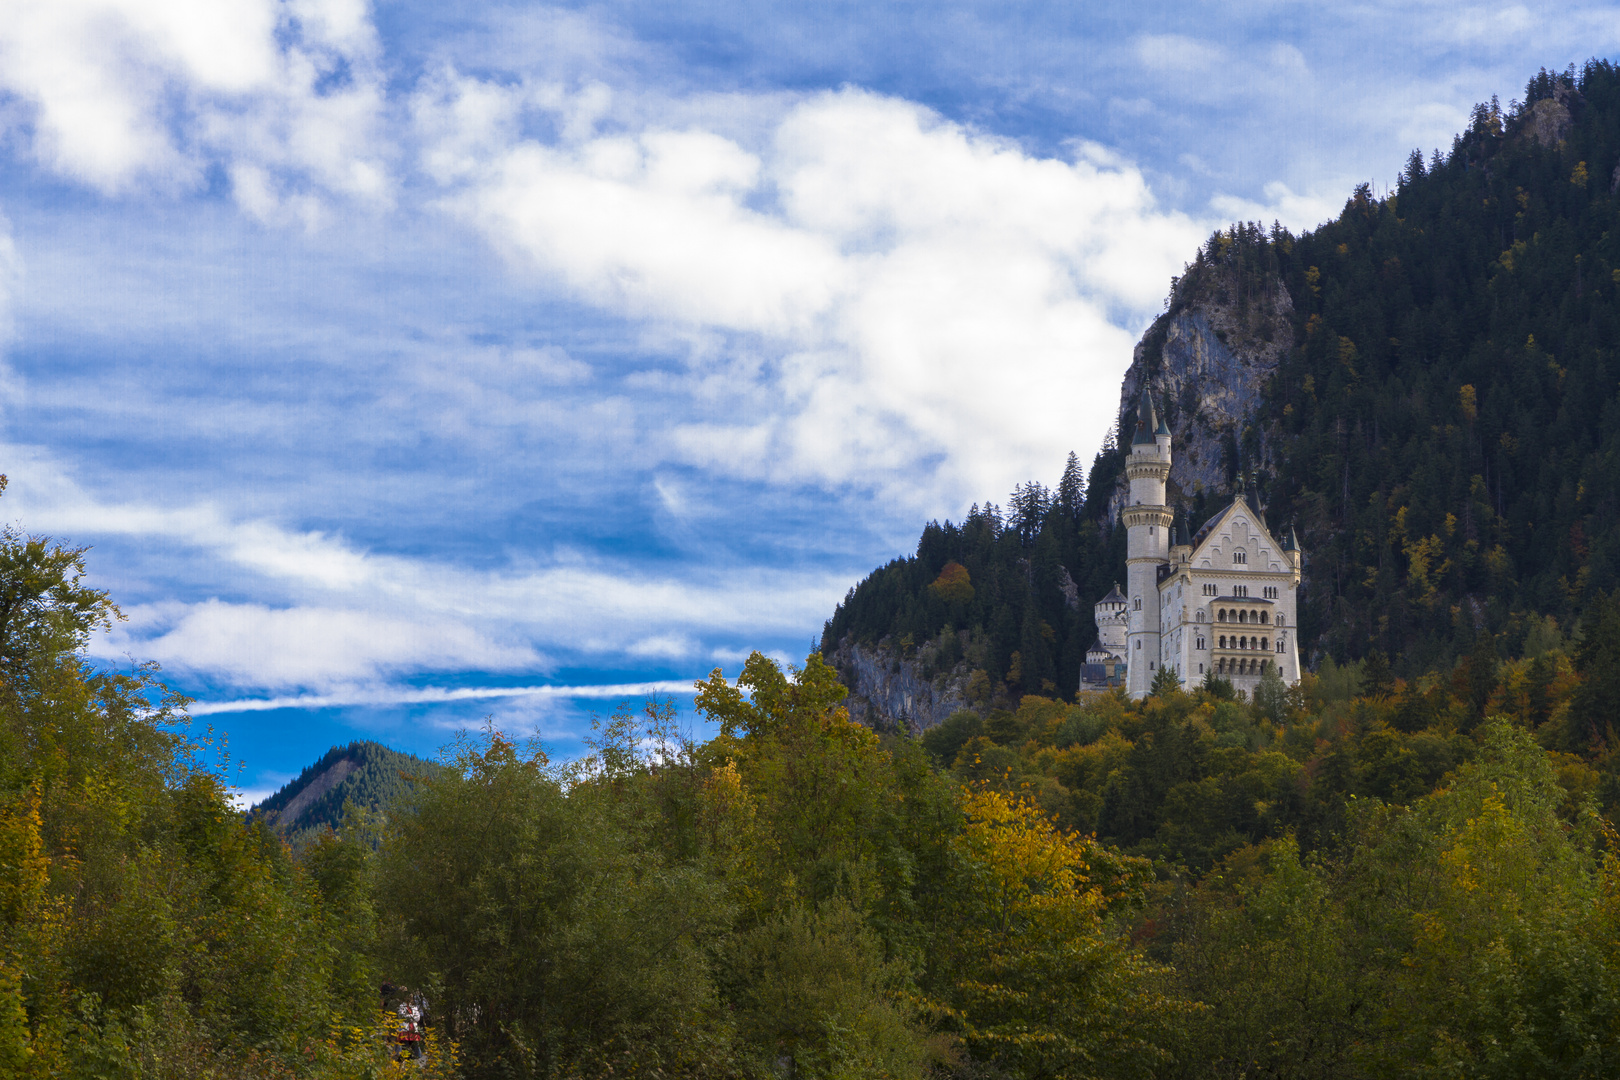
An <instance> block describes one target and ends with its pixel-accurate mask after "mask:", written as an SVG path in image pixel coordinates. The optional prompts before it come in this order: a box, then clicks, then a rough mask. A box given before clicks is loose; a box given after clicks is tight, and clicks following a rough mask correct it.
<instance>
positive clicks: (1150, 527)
mask: <svg viewBox="0 0 1620 1080" xmlns="http://www.w3.org/2000/svg"><path fill="white" fill-rule="evenodd" d="M1125 476H1126V478H1127V479H1128V480H1129V481H1130V501H1129V503H1128V504H1127V505H1126V507H1125V510H1124V512H1123V513H1121V515H1120V517H1121V518H1122V519H1123V520H1124V522H1125V529H1126V536H1125V551H1126V553H1125V576H1126V582H1125V584H1126V589H1127V592H1128V597H1127V598H1128V599H1129V601H1130V609H1129V611H1128V612H1127V614H1128V615H1129V618H1130V629H1129V631H1128V632H1127V635H1126V638H1127V640H1126V646H1125V663H1126V687H1127V690H1128V692H1129V693H1130V695H1131V696H1132V697H1135V698H1141V697H1146V696H1147V692H1148V690H1149V689H1150V688H1151V687H1152V685H1153V676H1154V674H1155V673H1156V669H1157V668H1158V663H1159V653H1160V637H1159V635H1160V631H1161V627H1160V625H1159V585H1158V580H1159V567H1160V566H1161V565H1163V564H1164V563H1165V562H1166V561H1167V560H1168V558H1169V555H1170V527H1171V524H1172V522H1173V518H1172V516H1171V513H1170V508H1169V507H1168V506H1166V505H1165V494H1164V493H1165V482H1166V481H1168V480H1169V479H1170V427H1169V425H1168V424H1166V423H1165V422H1164V421H1163V420H1162V419H1160V417H1159V411H1158V409H1156V408H1155V407H1154V405H1153V395H1152V394H1150V393H1148V389H1147V387H1146V386H1143V387H1142V398H1141V401H1140V402H1139V403H1138V404H1137V407H1136V434H1135V436H1133V437H1132V439H1131V452H1130V455H1129V456H1128V457H1126V459H1125Z"/></svg>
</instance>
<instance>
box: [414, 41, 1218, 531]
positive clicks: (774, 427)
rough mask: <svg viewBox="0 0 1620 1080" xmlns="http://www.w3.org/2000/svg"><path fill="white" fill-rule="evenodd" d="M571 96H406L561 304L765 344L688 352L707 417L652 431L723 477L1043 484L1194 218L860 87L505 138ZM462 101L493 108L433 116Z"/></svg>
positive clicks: (950, 486) (1096, 407)
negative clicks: (720, 112)
mask: <svg viewBox="0 0 1620 1080" xmlns="http://www.w3.org/2000/svg"><path fill="white" fill-rule="evenodd" d="M571 101H573V99H572V98H569V97H568V96H567V95H562V96H560V97H559V96H547V95H546V94H543V93H540V92H538V91H536V90H534V89H533V88H530V87H525V86H516V87H512V88H501V87H496V86H493V85H492V84H490V83H487V82H483V81H480V80H476V79H471V78H461V77H457V76H454V75H453V74H448V73H447V74H444V75H442V76H440V77H436V78H435V79H434V80H433V81H432V82H431V83H430V84H428V85H427V86H426V87H425V88H424V90H423V93H422V94H421V95H420V96H419V98H418V101H417V104H416V114H417V116H418V118H419V122H420V123H421V125H422V132H423V135H424V138H425V139H427V140H428V142H427V148H426V150H425V155H426V156H425V160H426V162H427V167H428V168H429V169H430V170H431V171H433V172H434V175H436V176H438V177H439V178H440V179H441V180H443V181H444V182H446V183H447V184H448V185H449V192H448V194H447V196H446V201H445V206H446V207H447V208H448V209H450V210H451V211H452V212H453V213H454V214H456V215H458V216H459V217H461V218H462V219H463V220H465V221H467V222H468V223H469V224H471V225H472V226H474V227H475V228H476V229H478V230H479V231H480V232H482V233H483V234H484V235H485V236H486V238H487V239H488V240H489V241H490V242H491V243H492V244H494V245H495V246H497V247H498V248H499V249H501V250H503V251H504V252H506V253H507V254H508V256H509V257H511V258H512V259H513V260H514V262H516V263H517V264H518V265H520V266H527V267H533V268H536V269H538V270H540V271H541V272H543V273H544V274H546V275H548V276H551V277H553V278H554V279H556V280H558V281H560V282H561V283H562V284H563V285H564V287H565V288H567V289H569V290H570V291H571V292H572V293H574V295H576V296H579V297H582V298H584V299H586V300H588V301H590V302H592V303H594V304H597V305H599V306H601V307H604V308H606V309H607V310H609V311H611V312H613V313H616V314H620V315H627V316H630V317H640V318H648V319H652V320H654V321H660V322H664V323H667V324H671V325H677V326H685V327H688V328H690V330H691V331H693V332H694V333H699V334H701V333H707V332H719V333H722V334H731V335H746V336H749V337H750V338H755V339H758V340H759V341H761V342H763V345H762V346H761V348H762V351H763V353H764V355H765V362H764V363H753V364H749V363H747V362H746V361H744V360H743V359H742V358H741V354H742V353H744V352H747V351H748V350H746V349H744V350H738V351H729V350H725V349H722V350H721V352H720V354H719V356H718V357H716V356H714V355H713V354H708V353H696V352H695V353H694V354H693V356H692V358H691V363H692V364H693V366H694V374H695V375H696V378H695V379H693V380H691V381H689V382H688V385H687V389H688V390H689V392H692V393H694V394H695V395H697V396H699V397H701V396H702V394H703V390H702V386H703V380H704V379H705V378H706V377H707V376H709V375H714V376H716V377H717V379H716V381H715V382H714V384H713V385H714V386H715V387H716V388H717V389H719V390H723V393H720V394H717V395H716V397H717V400H721V401H723V408H720V409H718V410H717V411H716V412H715V413H714V414H713V415H708V416H693V415H688V416H687V417H686V418H685V419H683V420H681V421H678V422H676V423H675V424H673V425H672V426H671V430H670V433H669V436H668V440H669V443H670V445H672V446H673V447H674V448H675V449H676V450H677V451H678V452H679V453H680V454H681V455H683V456H684V457H685V459H686V460H687V461H688V462H690V463H693V464H697V465H700V466H703V467H707V468H711V469H715V470H718V471H721V472H729V473H733V474H737V475H744V476H750V477H761V478H767V479H772V480H778V481H780V480H805V479H808V480H813V481H817V482H823V483H836V484H843V483H849V482H856V483H863V482H871V478H872V477H874V476H885V475H886V476H889V477H891V478H893V477H897V476H905V482H904V483H903V484H901V483H899V482H897V481H896V482H894V491H895V494H896V495H897V496H899V497H902V498H907V499H911V500H918V499H923V500H936V504H937V498H938V497H939V495H940V494H941V493H942V492H943V493H944V495H945V498H946V499H947V501H954V500H955V499H958V498H962V499H964V501H965V499H966V498H969V497H979V498H982V497H983V494H984V492H985V491H986V490H990V491H994V490H998V489H999V488H1000V487H1001V486H1003V485H1007V484H1010V483H1012V482H1015V481H1016V480H1018V479H1021V478H1026V477H1028V476H1032V475H1045V474H1047V473H1050V472H1052V471H1053V470H1054V469H1055V468H1056V467H1057V463H1059V462H1061V461H1062V458H1063V454H1064V453H1066V452H1067V451H1068V450H1069V449H1072V448H1075V447H1077V446H1078V447H1080V448H1082V449H1089V447H1090V446H1092V445H1094V443H1095V440H1096V439H1097V438H1098V437H1099V434H1100V433H1101V432H1102V431H1104V430H1106V428H1107V426H1108V424H1109V422H1110V421H1111V420H1112V419H1113V415H1112V413H1113V401H1112V394H1111V393H1107V392H1105V393H1098V392H1097V390H1098V387H1106V386H1110V385H1112V383H1113V381H1114V380H1115V379H1117V378H1118V376H1119V373H1120V371H1121V370H1122V369H1123V367H1124V365H1125V363H1126V362H1128V359H1129V356H1130V350H1131V345H1132V343H1133V340H1134V337H1135V333H1136V332H1137V330H1139V328H1140V326H1141V325H1142V324H1143V323H1145V321H1146V320H1147V318H1148V317H1150V316H1151V314H1152V313H1153V312H1154V311H1155V310H1156V309H1157V307H1158V305H1159V302H1160V301H1161V300H1162V298H1163V295H1164V290H1165V287H1166V283H1167V282H1168V280H1169V277H1170V275H1171V274H1173V273H1175V272H1176V271H1178V270H1179V269H1180V267H1181V264H1182V262H1183V261H1184V260H1185V258H1186V256H1187V253H1188V252H1190V251H1191V250H1193V248H1194V247H1195V246H1196V245H1197V243H1198V241H1199V239H1200V237H1201V235H1202V234H1203V231H1204V229H1203V226H1202V225H1200V224H1197V223H1194V222H1193V221H1192V220H1190V219H1189V218H1187V217H1185V216H1184V215H1180V214H1176V213H1172V212H1168V211H1166V210H1164V209H1162V208H1160V207H1159V206H1158V205H1157V204H1156V202H1155V200H1154V198H1153V195H1152V193H1151V191H1150V190H1149V189H1148V187H1147V184H1146V182H1145V180H1144V179H1143V177H1142V175H1141V173H1140V172H1139V171H1138V170H1137V169H1136V168H1135V167H1134V166H1132V165H1131V164H1129V163H1128V162H1125V161H1122V160H1120V159H1118V158H1117V157H1115V156H1113V155H1111V154H1110V153H1108V152H1107V151H1105V150H1104V149H1103V148H1101V147H1099V146H1096V145H1095V144H1090V143H1079V144H1076V145H1075V146H1074V148H1073V150H1072V156H1071V157H1070V158H1069V159H1067V160H1063V159H1057V158H1040V157H1036V156H1032V155H1030V154H1028V153H1026V152H1025V151H1023V150H1022V149H1021V148H1020V147H1018V146H1017V145H1016V144H1013V143H1010V142H1008V141H1006V140H1002V139H997V138H994V137H991V136H987V135H984V134H982V133H978V132H975V131H972V130H970V129H968V128H964V127H962V126H960V125H957V124H953V123H949V122H947V121H944V120H942V119H941V118H939V117H938V116H936V115H934V114H933V113H931V112H930V111H928V110H927V109H925V108H922V107H920V106H917V105H914V104H912V103H909V102H904V101H899V100H896V99H893V98H886V97H882V96H878V95H874V94H869V93H864V92H860V91H854V90H846V91H843V92H839V93H826V94H819V95H815V96H812V97H810V98H807V99H802V100H800V101H798V102H797V103H794V104H792V105H791V106H789V107H787V108H786V109H785V111H784V112H783V113H782V114H781V115H780V117H779V119H778V120H777V122H776V123H775V124H774V125H773V126H770V127H768V128H767V129H766V135H765V137H764V138H762V139H759V140H758V141H757V143H756V144H751V145H744V144H743V143H741V142H739V141H736V140H735V139H733V138H728V137H723V136H721V135H719V134H716V133H714V132H712V131H706V130H702V129H700V128H695V127H690V128H686V129H682V130H668V129H660V128H657V127H649V128H645V129H642V130H639V131H633V132H630V133H616V134H610V135H601V136H595V135H589V136H586V137H582V138H580V139H579V140H577V141H574V142H570V141H568V140H567V139H566V138H563V139H561V140H559V141H557V142H555V143H549V144H548V143H543V142H540V141H538V140H536V139H524V138H519V137H517V136H516V135H515V134H514V133H515V132H516V131H517V130H518V126H519V125H518V117H519V116H520V115H522V114H523V111H524V110H538V111H539V112H540V113H542V114H544V113H545V111H546V110H548V109H549V110H552V111H554V112H555V111H558V110H562V111H566V110H567V109H570V108H574V107H575V106H574V105H571V104H569V103H570V102H571ZM467 115H471V116H473V117H475V118H478V117H483V118H493V119H488V120H487V121H482V120H481V121H478V122H476V123H469V124H468V125H467V126H466V127H458V126H457V125H456V124H455V123H453V122H452V120H451V119H450V118H454V117H459V116H467ZM576 126H577V125H576ZM468 130H473V131H476V132H478V134H476V136H475V137H471V138H469V137H468V136H467V135H466V134H465V132H466V131H468ZM503 138H504V139H506V140H507V141H505V142H502V139H503ZM941 462H943V467H939V466H940V463H941Z"/></svg>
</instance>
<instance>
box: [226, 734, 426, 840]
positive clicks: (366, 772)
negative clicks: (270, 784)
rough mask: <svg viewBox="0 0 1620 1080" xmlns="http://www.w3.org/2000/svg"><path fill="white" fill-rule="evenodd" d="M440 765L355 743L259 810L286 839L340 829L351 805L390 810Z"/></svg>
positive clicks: (336, 748) (255, 809) (332, 752)
mask: <svg viewBox="0 0 1620 1080" xmlns="http://www.w3.org/2000/svg"><path fill="white" fill-rule="evenodd" d="M440 768H441V766H439V765H436V764H434V763H433V762H431V761H424V760H422V759H421V758H419V757H415V756H413V755H411V754H402V753H400V752H399V751H398V750H390V749H389V748H388V747H386V746H383V745H382V744H381V743H374V742H352V743H350V744H349V745H347V746H334V747H333V748H332V749H331V750H329V751H327V752H326V754H325V755H324V756H323V757H322V758H321V759H320V760H319V761H317V762H315V764H313V765H311V766H309V767H308V768H306V769H305V770H304V771H303V772H301V773H299V774H298V779H296V780H294V781H292V782H291V783H289V784H287V785H286V786H285V787H283V788H282V789H281V790H280V791H277V792H276V793H275V794H274V795H272V796H270V797H269V798H268V799H265V800H264V801H263V802H261V803H259V804H258V805H256V806H254V807H253V809H252V810H251V811H249V813H250V814H252V815H253V816H255V817H261V818H263V819H264V821H265V822H266V823H268V824H269V825H270V827H271V828H273V829H275V830H276V831H277V832H279V833H281V834H282V835H283V836H287V837H290V838H295V837H298V836H300V835H303V834H307V833H308V832H310V831H311V830H319V829H325V828H334V829H335V828H337V827H338V826H339V825H340V824H342V821H343V808H344V806H345V805H346V804H348V803H349V802H351V801H352V802H353V803H354V805H356V806H364V807H367V808H369V809H373V810H376V809H381V808H386V807H388V806H391V805H393V804H395V803H397V802H399V801H401V800H402V799H404V798H405V797H406V796H407V795H409V794H410V791H411V784H412V781H413V780H414V779H415V778H416V777H421V776H432V775H433V774H434V773H435V772H437V771H438V770H439V769H440Z"/></svg>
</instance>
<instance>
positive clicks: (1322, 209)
mask: <svg viewBox="0 0 1620 1080" xmlns="http://www.w3.org/2000/svg"><path fill="white" fill-rule="evenodd" d="M1354 186H1355V185H1354V184H1353V183H1345V184H1339V185H1334V186H1333V187H1332V188H1331V189H1330V190H1332V191H1333V192H1334V194H1331V195H1323V194H1321V193H1319V192H1312V193H1310V194H1306V195H1300V194H1296V193H1295V192H1293V191H1292V190H1290V189H1289V187H1288V185H1287V184H1284V183H1282V182H1280V181H1275V180H1274V181H1272V182H1271V183H1269V184H1267V185H1266V186H1265V200H1264V201H1263V202H1262V201H1260V200H1256V199H1240V198H1237V197H1236V196H1232V195H1217V196H1215V197H1214V198H1213V199H1211V200H1210V207H1211V209H1213V210H1214V211H1215V212H1216V213H1217V214H1218V215H1220V216H1221V217H1222V218H1223V219H1225V220H1228V221H1259V222H1261V223H1264V224H1269V223H1271V222H1272V221H1280V222H1282V224H1283V225H1284V226H1285V227H1287V228H1289V229H1291V230H1293V231H1294V232H1296V233H1297V232H1302V231H1304V230H1306V229H1314V228H1316V227H1317V226H1318V225H1320V224H1322V223H1323V222H1324V221H1331V220H1332V219H1334V218H1336V217H1338V216H1339V211H1340V210H1341V209H1343V208H1344V200H1345V195H1344V192H1348V191H1350V190H1351V189H1352V188H1353V187H1354Z"/></svg>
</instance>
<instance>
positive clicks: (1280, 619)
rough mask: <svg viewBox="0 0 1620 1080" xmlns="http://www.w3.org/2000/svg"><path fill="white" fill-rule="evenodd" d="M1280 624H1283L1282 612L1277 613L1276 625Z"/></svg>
mask: <svg viewBox="0 0 1620 1080" xmlns="http://www.w3.org/2000/svg"><path fill="white" fill-rule="evenodd" d="M1282 624H1283V617H1282V612H1280V611H1279V612H1277V625H1278V626H1281V625H1282Z"/></svg>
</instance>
